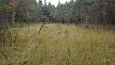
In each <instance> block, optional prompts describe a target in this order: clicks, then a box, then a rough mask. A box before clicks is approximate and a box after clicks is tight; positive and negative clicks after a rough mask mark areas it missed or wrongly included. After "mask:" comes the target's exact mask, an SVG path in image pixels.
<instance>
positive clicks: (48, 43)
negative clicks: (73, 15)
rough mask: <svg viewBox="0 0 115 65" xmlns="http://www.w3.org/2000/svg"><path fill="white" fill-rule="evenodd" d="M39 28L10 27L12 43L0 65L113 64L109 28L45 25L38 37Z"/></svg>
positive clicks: (113, 37) (113, 34) (114, 44)
mask: <svg viewBox="0 0 115 65" xmlns="http://www.w3.org/2000/svg"><path fill="white" fill-rule="evenodd" d="M40 25H41V24H31V25H29V26H23V27H12V28H10V29H9V31H10V34H11V36H10V37H11V38H8V40H12V41H10V42H11V43H12V44H11V46H8V47H7V50H8V51H9V50H10V51H9V52H7V50H6V49H5V51H4V52H7V54H6V55H7V56H8V57H7V58H5V59H3V58H4V56H3V57H2V58H1V60H2V61H1V64H0V65H6V64H12V65H115V62H114V61H115V31H113V30H112V29H111V30H109V29H103V28H100V29H98V28H85V27H83V26H82V27H81V26H77V25H73V24H71V25H66V24H46V25H45V26H44V27H43V28H42V30H41V33H40V34H38V32H39V29H40ZM8 43H9V41H8ZM3 61H4V62H3Z"/></svg>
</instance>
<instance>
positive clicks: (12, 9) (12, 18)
mask: <svg viewBox="0 0 115 65" xmlns="http://www.w3.org/2000/svg"><path fill="white" fill-rule="evenodd" d="M114 12H115V0H76V1H74V0H71V1H70V2H66V3H65V4H61V3H60V2H59V3H58V5H57V6H54V5H52V4H51V3H50V2H49V3H48V4H47V1H46V0H44V1H42V0H39V3H37V2H36V0H0V23H9V24H14V23H16V22H26V23H30V22H56V23H75V24H78V23H83V24H104V25H106V24H115V13H114Z"/></svg>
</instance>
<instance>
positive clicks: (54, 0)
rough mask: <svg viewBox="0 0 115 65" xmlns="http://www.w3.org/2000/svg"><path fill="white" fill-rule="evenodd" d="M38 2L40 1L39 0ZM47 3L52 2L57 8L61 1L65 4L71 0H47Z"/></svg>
mask: <svg viewBox="0 0 115 65" xmlns="http://www.w3.org/2000/svg"><path fill="white" fill-rule="evenodd" d="M37 1H39V0H37ZM46 1H47V3H48V2H51V3H52V4H54V5H55V6H57V5H58V2H59V1H60V2H61V3H65V2H66V1H70V0H46ZM43 2H44V0H43Z"/></svg>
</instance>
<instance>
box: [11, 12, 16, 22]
mask: <svg viewBox="0 0 115 65" xmlns="http://www.w3.org/2000/svg"><path fill="white" fill-rule="evenodd" d="M15 14H16V12H15V11H14V12H13V13H12V24H15Z"/></svg>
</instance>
